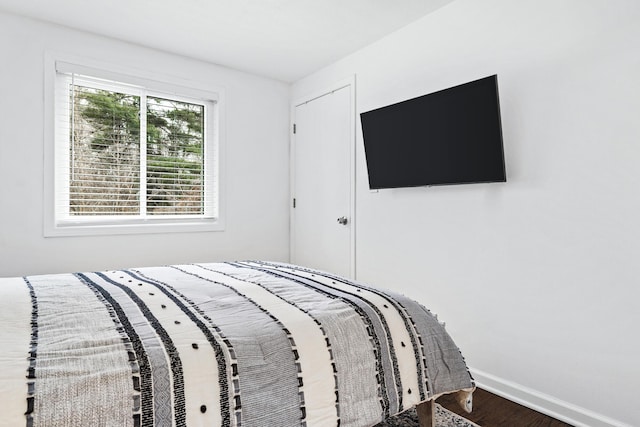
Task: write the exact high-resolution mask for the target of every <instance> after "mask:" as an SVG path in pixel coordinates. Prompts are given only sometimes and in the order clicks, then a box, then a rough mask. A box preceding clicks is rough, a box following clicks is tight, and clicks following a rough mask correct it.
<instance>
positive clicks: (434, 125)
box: [360, 75, 506, 189]
mask: <svg viewBox="0 0 640 427" xmlns="http://www.w3.org/2000/svg"><path fill="white" fill-rule="evenodd" d="M360 121H361V124H362V134H363V138H364V149H365V156H366V161H367V170H368V172H369V188H371V189H382V188H398V187H417V186H429V185H445V184H470V183H484V182H505V181H506V172H505V165H504V150H503V145H502V127H501V123H500V104H499V99H498V79H497V76H496V75H493V76H489V77H485V78H483V79H479V80H475V81H472V82H469V83H464V84H461V85H459V86H455V87H451V88H448V89H444V90H441V91H438V92H434V93H430V94H427V95H423V96H420V97H417V98H413V99H409V100H407V101H403V102H399V103H397V104H393V105H388V106H386V107H382V108H378V109H376V110H371V111H367V112H365V113H361V114H360Z"/></svg>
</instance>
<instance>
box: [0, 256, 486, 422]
mask: <svg viewBox="0 0 640 427" xmlns="http://www.w3.org/2000/svg"><path fill="white" fill-rule="evenodd" d="M0 325H1V328H0V346H1V350H0V414H1V416H0V425H1V426H11V427H14V426H27V427H40V426H53V427H59V426H117V427H123V426H131V427H151V426H176V427H180V426H185V427H197V426H222V427H231V426H234V427H235V426H237V427H240V426H242V427H251V426H254V427H278V426H281V427H290V426H303V427H325V426H327V427H329V426H340V427H367V426H373V425H375V424H377V423H379V422H381V421H382V420H385V419H387V418H388V417H390V416H392V415H394V414H397V413H400V412H402V411H405V410H407V409H409V408H412V407H416V406H417V407H418V412H419V414H420V422H421V425H429V423H430V422H431V421H430V409H431V406H430V405H431V402H433V400H434V399H435V398H437V397H438V396H440V395H442V394H445V393H458V396H459V400H460V401H461V403H462V404H463V406H466V409H468V410H470V405H471V393H472V392H473V389H474V387H475V385H474V382H473V379H472V378H471V375H470V374H469V370H468V369H467V366H466V364H465V361H464V359H463V357H462V355H461V353H460V351H459V349H458V347H457V346H456V345H455V343H454V342H453V340H452V339H451V338H450V336H449V335H448V333H447V332H446V331H445V329H444V326H443V325H442V324H441V323H440V322H439V321H438V320H437V319H436V317H435V316H433V315H432V314H431V313H430V312H429V311H428V310H427V309H425V308H424V307H423V306H421V305H420V304H418V303H416V302H414V301H413V300H411V299H409V298H406V297H404V296H402V295H399V294H396V293H393V292H390V291H387V290H382V289H377V288H374V287H371V286H365V285H363V284H360V283H357V282H353V281H350V280H347V279H344V278H341V277H338V276H335V275H331V274H328V273H325V272H320V271H317V270H314V269H309V268H303V267H300V266H295V265H290V264H284V263H275V262H262V261H243V262H227V263H200V264H186V265H172V266H161V267H147V268H137V269H128V270H120V271H103V272H91V273H74V274H53V275H40V276H29V277H21V278H4V279H0Z"/></svg>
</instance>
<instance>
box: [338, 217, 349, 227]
mask: <svg viewBox="0 0 640 427" xmlns="http://www.w3.org/2000/svg"><path fill="white" fill-rule="evenodd" d="M347 222H349V220H348V219H347V217H346V216H341V217H340V218H338V224H341V225H347Z"/></svg>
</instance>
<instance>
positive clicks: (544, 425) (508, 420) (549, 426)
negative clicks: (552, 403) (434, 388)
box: [436, 388, 572, 427]
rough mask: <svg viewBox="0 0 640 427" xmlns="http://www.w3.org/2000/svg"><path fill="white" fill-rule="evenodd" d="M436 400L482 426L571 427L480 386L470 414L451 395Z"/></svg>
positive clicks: (474, 394)
mask: <svg viewBox="0 0 640 427" xmlns="http://www.w3.org/2000/svg"><path fill="white" fill-rule="evenodd" d="M436 402H438V403H439V404H440V405H442V406H443V407H445V408H447V409H448V410H450V411H451V412H455V413H456V414H459V415H462V416H463V417H465V418H466V419H468V420H471V421H473V422H474V423H476V424H478V425H480V426H482V427H502V426H504V427H521V426H522V427H572V426H571V425H570V424H567V423H564V422H562V421H558V420H556V419H554V418H551V417H549V416H547V415H544V414H541V413H539V412H536V411H534V410H532V409H529V408H527V407H524V406H522V405H519V404H517V403H515V402H512V401H510V400H507V399H504V398H502V397H500V396H497V395H495V394H493V393H489V392H488V391H486V390H482V389H480V388H478V389H476V391H475V392H474V393H473V412H471V413H470V414H467V413H466V412H464V410H462V408H460V406H459V405H458V403H457V402H456V401H455V398H454V397H453V396H452V395H449V396H442V397H440V398H438V400H436Z"/></svg>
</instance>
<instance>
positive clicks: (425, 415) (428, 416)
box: [416, 400, 436, 427]
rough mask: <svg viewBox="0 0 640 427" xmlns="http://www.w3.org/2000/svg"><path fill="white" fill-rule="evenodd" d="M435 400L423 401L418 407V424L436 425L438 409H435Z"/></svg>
mask: <svg viewBox="0 0 640 427" xmlns="http://www.w3.org/2000/svg"><path fill="white" fill-rule="evenodd" d="M434 405H435V402H434V401H433V400H429V401H427V402H422V403H421V404H419V405H418V406H417V407H416V410H417V411H418V424H419V425H420V427H435V426H436V420H435V416H436V411H435V407H434Z"/></svg>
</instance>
